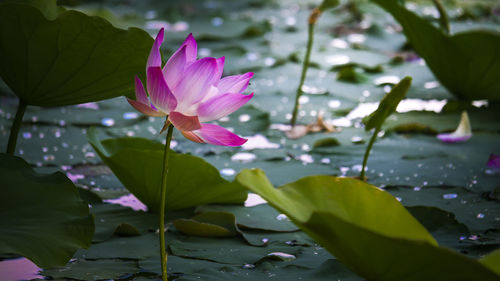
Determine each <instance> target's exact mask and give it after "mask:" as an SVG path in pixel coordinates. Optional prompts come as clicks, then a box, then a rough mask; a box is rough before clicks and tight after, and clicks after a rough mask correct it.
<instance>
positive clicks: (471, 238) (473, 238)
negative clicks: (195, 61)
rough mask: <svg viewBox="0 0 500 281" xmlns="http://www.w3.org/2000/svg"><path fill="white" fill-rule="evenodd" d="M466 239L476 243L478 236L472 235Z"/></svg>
mask: <svg viewBox="0 0 500 281" xmlns="http://www.w3.org/2000/svg"><path fill="white" fill-rule="evenodd" d="M467 239H469V240H472V241H476V240H478V239H479V236H477V235H475V234H473V235H470V236H469V237H468V238H467Z"/></svg>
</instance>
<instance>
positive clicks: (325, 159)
mask: <svg viewBox="0 0 500 281" xmlns="http://www.w3.org/2000/svg"><path fill="white" fill-rule="evenodd" d="M330 162H331V160H330V158H326V157H325V158H321V164H330Z"/></svg>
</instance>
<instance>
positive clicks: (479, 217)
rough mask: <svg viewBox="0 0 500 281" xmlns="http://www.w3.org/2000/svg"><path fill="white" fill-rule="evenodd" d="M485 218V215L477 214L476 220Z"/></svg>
mask: <svg viewBox="0 0 500 281" xmlns="http://www.w3.org/2000/svg"><path fill="white" fill-rule="evenodd" d="M484 216H485V214H483V213H479V214H477V216H476V218H478V219H484Z"/></svg>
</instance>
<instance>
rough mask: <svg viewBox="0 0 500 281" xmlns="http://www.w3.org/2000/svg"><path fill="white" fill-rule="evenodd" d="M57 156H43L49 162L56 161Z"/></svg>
mask: <svg viewBox="0 0 500 281" xmlns="http://www.w3.org/2000/svg"><path fill="white" fill-rule="evenodd" d="M55 159H56V157H55V156H54V155H52V154H48V155H44V156H43V161H45V162H49V161H54V160H55Z"/></svg>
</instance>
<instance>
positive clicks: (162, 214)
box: [159, 117, 174, 281]
mask: <svg viewBox="0 0 500 281" xmlns="http://www.w3.org/2000/svg"><path fill="white" fill-rule="evenodd" d="M167 118H168V117H167ZM165 122H168V121H165ZM173 131H174V126H173V125H172V124H170V125H169V126H168V130H167V137H166V143H165V151H164V152H163V170H162V174H161V194H160V229H159V235H160V255H161V278H162V280H163V281H168V276H167V251H166V248H165V197H166V195H167V175H168V152H169V150H170V142H171V141H172V132H173Z"/></svg>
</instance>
